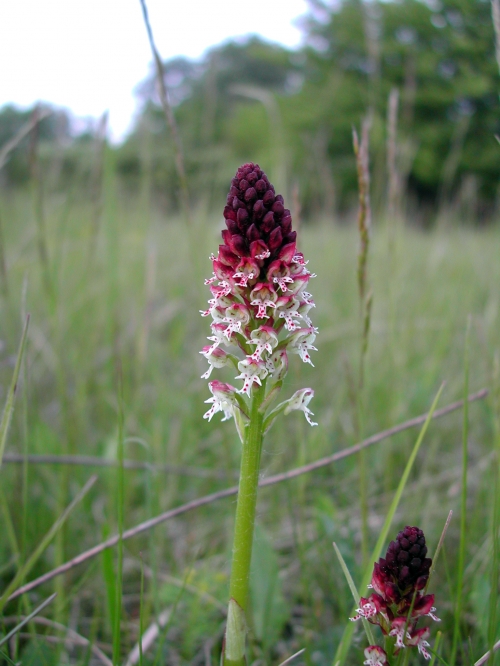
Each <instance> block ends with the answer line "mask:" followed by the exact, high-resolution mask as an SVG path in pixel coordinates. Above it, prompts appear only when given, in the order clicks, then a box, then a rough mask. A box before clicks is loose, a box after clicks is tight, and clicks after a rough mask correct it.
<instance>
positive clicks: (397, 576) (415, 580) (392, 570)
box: [350, 526, 440, 666]
mask: <svg viewBox="0 0 500 666" xmlns="http://www.w3.org/2000/svg"><path fill="white" fill-rule="evenodd" d="M426 555H427V546H426V544H425V536H424V533H423V532H422V530H421V529H419V528H418V527H409V526H407V527H405V528H404V530H402V531H401V532H399V534H398V535H397V537H396V539H395V541H391V543H390V544H389V547H388V549H387V553H386V556H385V558H380V559H379V561H378V562H376V563H375V565H374V567H373V574H372V579H371V584H370V585H369V586H368V587H370V588H371V589H373V593H372V594H371V595H370V596H369V597H368V598H364V597H361V600H360V602H359V608H357V609H356V613H357V614H356V615H355V616H354V617H352V618H350V619H351V620H353V621H356V620H359V619H361V618H365V619H366V620H368V622H371V623H372V624H378V625H379V626H380V628H381V629H382V633H383V634H384V636H387V637H391V636H392V637H394V640H395V645H394V647H395V651H394V654H397V653H398V652H399V650H400V649H402V648H406V647H417V648H418V651H419V652H420V653H421V654H422V656H423V657H424V658H425V659H430V658H431V655H430V653H429V651H428V650H427V648H428V647H429V643H428V642H427V639H428V638H429V635H430V629H429V627H422V628H420V629H417V622H418V620H419V619H420V618H421V617H424V616H428V617H430V618H432V619H433V620H435V621H436V622H439V621H440V620H439V618H438V617H436V615H435V614H434V611H435V610H436V609H435V608H434V595H433V594H425V588H426V586H427V582H428V580H429V571H430V568H431V565H432V560H431V559H430V558H429V557H426ZM365 657H366V661H364V664H366V665H367V666H384V665H385V664H388V663H389V662H388V657H387V653H386V651H385V650H384V649H383V648H381V647H380V646H378V645H370V646H368V647H367V648H366V650H365Z"/></svg>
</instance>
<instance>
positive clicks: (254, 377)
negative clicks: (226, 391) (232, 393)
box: [236, 356, 269, 395]
mask: <svg viewBox="0 0 500 666" xmlns="http://www.w3.org/2000/svg"><path fill="white" fill-rule="evenodd" d="M238 370H239V371H240V373H241V374H239V375H238V376H237V377H236V379H243V388H242V389H241V391H240V393H246V395H250V389H251V388H252V386H253V384H254V383H255V384H258V385H259V386H262V381H261V380H262V379H265V378H266V377H267V375H268V374H269V371H268V369H267V367H266V364H265V363H264V361H262V360H260V359H254V358H251V357H250V356H247V357H246V358H244V359H243V361H240V362H239V363H238Z"/></svg>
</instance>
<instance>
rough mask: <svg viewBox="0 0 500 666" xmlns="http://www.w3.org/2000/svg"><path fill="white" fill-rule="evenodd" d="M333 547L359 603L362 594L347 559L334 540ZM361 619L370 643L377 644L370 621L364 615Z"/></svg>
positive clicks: (354, 596) (355, 601)
mask: <svg viewBox="0 0 500 666" xmlns="http://www.w3.org/2000/svg"><path fill="white" fill-rule="evenodd" d="M333 547H334V549H335V554H336V555H337V557H338V560H339V562H340V566H341V567H342V571H343V572H344V576H345V578H346V581H347V584H348V585H349V587H350V589H351V592H352V596H353V599H354V603H355V604H357V603H359V600H360V598H361V595H360V594H359V592H358V590H357V588H356V584H355V583H354V581H353V579H352V576H351V573H350V571H349V569H348V568H347V564H346V563H345V560H344V558H343V557H342V553H341V552H340V550H339V549H338V547H337V544H336V543H335V542H333ZM361 620H362V622H363V627H364V628H365V631H366V636H367V638H368V643H369V644H370V645H375V638H374V636H373V632H372V629H371V627H370V623H369V622H368V620H367V619H366V618H364V617H362V618H361Z"/></svg>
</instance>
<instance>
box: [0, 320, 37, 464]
mask: <svg viewBox="0 0 500 666" xmlns="http://www.w3.org/2000/svg"><path fill="white" fill-rule="evenodd" d="M29 323H30V316H29V315H28V316H27V317H26V322H25V324H24V329H23V334H22V336H21V342H20V343H19V350H18V352H17V360H16V365H15V367H14V374H13V375H12V381H11V383H10V386H9V392H8V393H7V400H6V402H5V409H4V412H3V415H2V420H1V421H0V467H1V466H2V459H3V454H4V451H5V443H6V442H7V433H8V432H9V426H10V421H11V419H12V413H13V411H14V400H15V397H16V391H17V381H18V379H19V371H20V370H21V362H22V360H23V354H24V348H25V345H26V336H27V334H28V327H29Z"/></svg>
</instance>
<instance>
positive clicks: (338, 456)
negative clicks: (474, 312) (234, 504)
mask: <svg viewBox="0 0 500 666" xmlns="http://www.w3.org/2000/svg"><path fill="white" fill-rule="evenodd" d="M487 395H488V389H481V390H480V391H478V392H477V393H473V394H471V395H469V398H468V401H469V402H474V401H476V400H482V399H483V398H485V397H486V396H487ZM463 404H464V401H463V400H457V401H456V402H453V403H451V404H449V405H447V406H446V407H443V408H442V409H438V410H436V411H435V412H434V414H433V415H432V418H433V419H436V418H439V417H441V416H445V415H446V414H450V413H451V412H454V411H456V410H457V409H460V408H461V407H462V406H463ZM426 418H427V414H422V415H420V416H417V417H415V418H413V419H410V420H408V421H405V422H403V423H400V424H399V425H396V426H394V427H392V428H389V429H387V430H383V431H382V432H379V433H377V434H376V435H372V436H371V437H368V438H367V439H364V440H363V441H362V442H359V443H358V444H355V445H354V446H350V447H348V448H346V449H342V450H341V451H338V452H337V453H334V454H332V455H330V456H326V457H325V458H320V459H319V460H315V461H314V462H312V463H309V464H307V465H303V466H301V467H297V468H296V469H292V470H290V471H288V472H283V473H281V474H275V475H273V476H270V477H269V478H267V479H263V480H262V481H260V483H259V486H260V487H265V486H271V485H274V484H275V483H281V482H282V481H288V480H290V479H294V478H297V477H298V476H302V474H308V473H309V472H314V471H315V470H317V469H321V468H322V467H326V466H327V465H331V464H333V463H335V462H338V461H339V460H343V459H344V458H348V457H349V456H352V455H355V454H357V453H359V452H360V451H362V450H364V449H366V448H368V447H369V446H372V445H373V444H378V443H379V442H382V441H383V440H384V439H387V438H388V437H392V436H393V435H396V434H398V433H400V432H403V431H404V430H408V429H409V428H414V427H416V426H418V425H422V424H423V423H425V420H426ZM237 492H238V486H232V487H230V488H225V489H224V490H219V491H218V492H215V493H211V494H210V495H205V496H204V497H200V498H198V499H196V500H192V501H191V502H187V503H186V504H182V505H181V506H178V507H176V508H175V509H170V510H169V511H166V512H165V513H162V514H160V515H159V516H155V517H154V518H150V519H149V520H146V521H145V522H143V523H140V524H139V525H136V526H135V527H132V528H131V529H129V530H126V531H125V532H124V533H123V535H122V539H123V540H124V541H125V540H127V539H131V538H132V537H135V536H137V535H138V534H141V533H142V532H146V531H147V530H150V529H152V528H153V527H156V526H157V525H160V524H161V523H164V522H165V521H167V520H171V519H172V518H176V517H177V516H180V515H182V514H184V513H187V512H188V511H192V510H194V509H198V508H200V507H202V506H206V505H207V504H212V503H213V502H216V501H218V500H221V499H224V498H225V497H231V496H232V495H236V493H237ZM118 541H119V537H118V535H115V536H113V537H110V538H109V539H107V540H106V541H103V542H102V543H100V544H98V545H96V546H94V547H93V548H90V549H89V550H86V551H85V552H83V553H80V555H77V556H76V557H74V558H73V559H72V560H69V561H68V562H65V563H64V564H62V565H61V566H59V567H56V568H55V569H52V571H49V572H47V573H46V574H43V576H40V577H39V578H36V579H35V580H32V581H31V582H29V583H27V584H26V585H23V586H22V587H19V588H18V589H17V590H15V592H13V593H12V594H11V595H10V597H9V600H10V601H11V600H13V599H16V598H17V597H19V596H21V595H22V594H25V593H26V592H30V591H31V590H34V589H35V588H37V587H39V586H40V585H43V584H44V583H46V582H48V581H49V580H52V579H53V578H55V577H56V576H60V575H61V574H63V573H66V572H67V571H70V570H71V569H74V568H75V567H76V566H78V565H79V564H83V563H84V562H86V561H87V560H90V559H91V558H93V557H95V556H96V555H99V554H100V553H102V552H103V551H104V550H106V549H107V548H112V547H113V546H115V545H116V544H117V543H118Z"/></svg>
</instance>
